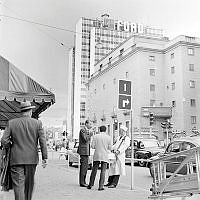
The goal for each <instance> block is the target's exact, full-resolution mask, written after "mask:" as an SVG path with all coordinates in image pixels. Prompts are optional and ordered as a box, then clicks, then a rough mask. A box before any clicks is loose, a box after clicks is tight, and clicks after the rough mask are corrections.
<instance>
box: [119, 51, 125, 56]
mask: <svg viewBox="0 0 200 200" xmlns="http://www.w3.org/2000/svg"><path fill="white" fill-rule="evenodd" d="M123 53H124V49H120V51H119V56H120V57H121V56H122V54H123Z"/></svg>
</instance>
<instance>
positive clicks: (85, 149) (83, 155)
mask: <svg viewBox="0 0 200 200" xmlns="http://www.w3.org/2000/svg"><path fill="white" fill-rule="evenodd" d="M91 128H92V122H91V121H90V120H86V121H85V126H84V127H83V128H82V129H81V130H80V132H79V147H78V153H79V155H80V171H79V184H80V187H87V186H88V185H87V184H86V182H85V179H86V175H87V170H88V158H89V155H90V139H91V136H92V134H93V133H92V131H91Z"/></svg>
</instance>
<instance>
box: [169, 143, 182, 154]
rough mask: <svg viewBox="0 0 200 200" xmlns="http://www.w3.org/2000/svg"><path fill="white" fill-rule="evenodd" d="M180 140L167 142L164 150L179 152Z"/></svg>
mask: <svg viewBox="0 0 200 200" xmlns="http://www.w3.org/2000/svg"><path fill="white" fill-rule="evenodd" d="M180 144H181V143H180V142H173V143H171V144H169V146H168V148H167V150H166V152H167V153H171V152H179V151H180Z"/></svg>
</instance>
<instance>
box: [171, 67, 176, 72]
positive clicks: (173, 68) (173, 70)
mask: <svg viewBox="0 0 200 200" xmlns="http://www.w3.org/2000/svg"><path fill="white" fill-rule="evenodd" d="M174 73H175V66H173V67H171V74H174Z"/></svg>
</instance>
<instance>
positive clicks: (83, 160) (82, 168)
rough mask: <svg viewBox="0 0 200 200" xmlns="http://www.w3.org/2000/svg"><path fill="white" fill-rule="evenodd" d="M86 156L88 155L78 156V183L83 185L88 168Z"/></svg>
mask: <svg viewBox="0 0 200 200" xmlns="http://www.w3.org/2000/svg"><path fill="white" fill-rule="evenodd" d="M88 158H89V156H85V155H84V156H82V155H81V156H80V171H79V184H80V185H84V184H85V183H86V182H85V179H86V175H87V170H88Z"/></svg>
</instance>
